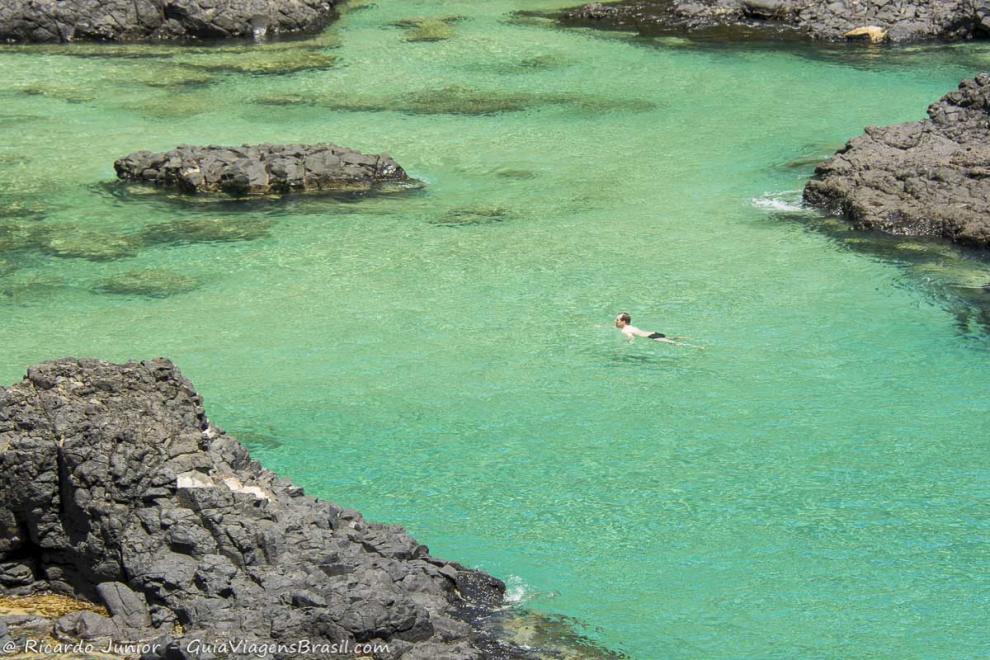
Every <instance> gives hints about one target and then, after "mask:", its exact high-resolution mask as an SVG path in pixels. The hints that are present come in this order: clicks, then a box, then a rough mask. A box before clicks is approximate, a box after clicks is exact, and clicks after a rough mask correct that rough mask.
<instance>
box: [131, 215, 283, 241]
mask: <svg viewBox="0 0 990 660" xmlns="http://www.w3.org/2000/svg"><path fill="white" fill-rule="evenodd" d="M273 225H274V222H273V221H272V220H267V219H248V218H238V217H229V218H197V219H191V220H170V221H168V222H160V223H155V224H152V225H148V226H147V227H145V228H144V229H143V230H142V231H141V232H140V233H139V237H140V240H141V242H142V243H143V244H145V245H185V244H191V243H230V242H234V241H254V240H258V239H262V238H269V237H270V236H271V228H272V226H273Z"/></svg>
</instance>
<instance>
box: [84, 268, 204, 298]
mask: <svg viewBox="0 0 990 660" xmlns="http://www.w3.org/2000/svg"><path fill="white" fill-rule="evenodd" d="M201 285H202V282H201V281H200V280H198V279H197V278H195V277H191V276H189V275H184V274H182V273H179V272H176V271H174V270H168V269H165V268H150V269H145V270H132V271H128V272H125V273H121V274H119V275H113V276H111V277H108V278H105V279H104V280H102V281H101V282H100V283H99V284H98V285H97V286H96V288H95V291H96V292H97V293H104V294H109V295H120V296H135V297H145V298H168V297H171V296H176V295H179V294H182V293H189V292H190V291H195V290H196V289H198V288H199V287H200V286H201Z"/></svg>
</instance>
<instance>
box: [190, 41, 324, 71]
mask: <svg viewBox="0 0 990 660" xmlns="http://www.w3.org/2000/svg"><path fill="white" fill-rule="evenodd" d="M336 62H337V58H336V57H334V56H333V55H327V54H326V53H322V52H319V51H318V50H308V49H295V50H289V49H283V50H270V49H265V48H264V47H259V48H257V49H253V50H251V51H249V52H246V53H225V52H224V51H223V50H218V51H217V52H216V53H214V54H212V55H208V56H206V57H202V58H199V57H197V58H190V59H189V60H188V63H187V64H186V66H188V67H191V68H194V69H201V70H203V71H209V72H214V73H246V74H253V75H284V74H289V73H298V72H299V71H310V70H318V69H329V68H330V67H332V66H334V65H335V64H336Z"/></svg>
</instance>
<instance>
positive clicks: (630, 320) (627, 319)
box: [615, 312, 632, 323]
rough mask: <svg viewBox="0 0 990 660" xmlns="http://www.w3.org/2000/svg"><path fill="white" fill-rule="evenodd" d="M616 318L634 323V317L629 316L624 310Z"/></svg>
mask: <svg viewBox="0 0 990 660" xmlns="http://www.w3.org/2000/svg"><path fill="white" fill-rule="evenodd" d="M615 318H616V320H618V321H622V322H623V323H632V317H631V316H629V314H628V313H627V312H622V313H621V314H619V315H618V316H616V317H615Z"/></svg>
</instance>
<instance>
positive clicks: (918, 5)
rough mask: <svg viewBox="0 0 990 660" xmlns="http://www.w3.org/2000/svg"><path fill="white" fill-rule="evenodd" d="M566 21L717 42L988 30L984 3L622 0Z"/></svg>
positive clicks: (935, 35) (872, 38) (951, 35)
mask: <svg viewBox="0 0 990 660" xmlns="http://www.w3.org/2000/svg"><path fill="white" fill-rule="evenodd" d="M562 20H563V22H565V23H567V24H572V25H574V24H578V25H593V26H599V27H610V28H615V29H624V30H636V31H639V32H640V33H642V34H657V35H660V34H679V33H698V34H704V33H708V34H709V35H710V36H713V37H717V38H720V39H732V38H734V37H735V38H744V37H754V36H755V37H795V36H806V37H810V38H813V39H820V40H827V41H842V40H863V41H867V42H872V43H877V42H881V41H887V40H889V41H919V40H926V39H942V40H959V39H971V38H973V37H983V36H986V34H987V33H990V2H987V1H986V0H923V1H922V0H624V1H622V2H618V3H615V4H600V3H592V4H589V5H585V6H583V7H579V8H577V9H574V10H570V11H567V12H565V13H564V14H563V15H562Z"/></svg>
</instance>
